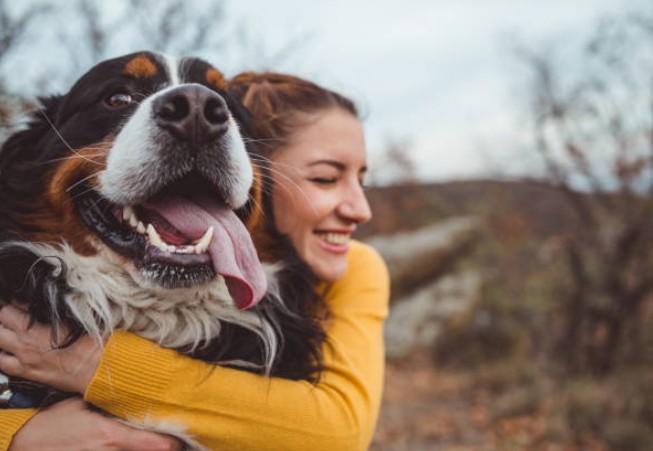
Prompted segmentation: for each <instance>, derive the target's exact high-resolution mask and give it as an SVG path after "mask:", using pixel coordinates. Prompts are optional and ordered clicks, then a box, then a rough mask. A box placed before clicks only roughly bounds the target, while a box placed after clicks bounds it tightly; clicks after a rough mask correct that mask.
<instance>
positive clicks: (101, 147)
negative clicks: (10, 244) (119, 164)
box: [28, 141, 111, 256]
mask: <svg viewBox="0 0 653 451" xmlns="http://www.w3.org/2000/svg"><path fill="white" fill-rule="evenodd" d="M110 146H111V142H109V141H103V142H102V144H97V145H92V146H89V147H86V148H82V149H80V150H77V151H75V153H74V155H72V156H70V157H69V158H67V159H65V160H63V161H62V162H61V163H59V164H58V165H57V167H55V168H54V169H53V170H52V171H51V172H50V173H49V174H48V176H47V177H46V192H45V193H44V196H43V199H42V200H41V205H38V206H35V207H36V209H35V210H34V211H33V212H31V213H30V214H29V219H28V220H29V223H30V224H34V225H35V226H36V227H37V229H38V230H39V232H37V233H36V234H34V236H31V237H30V239H32V240H34V241H38V242H46V243H53V242H56V243H58V242H60V241H61V240H62V239H63V240H65V241H66V242H68V243H69V244H70V246H71V247H72V248H73V249H75V251H76V252H77V253H79V254H80V255H85V256H89V255H94V254H95V253H96V252H97V251H96V250H95V248H94V247H93V246H92V245H91V242H90V240H89V235H90V234H91V232H90V231H89V230H88V228H87V227H86V225H85V224H84V223H83V222H82V220H81V219H80V218H79V216H78V214H77V212H76V208H75V204H74V202H73V200H72V193H71V192H70V191H69V188H70V187H72V186H74V185H75V183H78V182H79V181H80V180H84V183H88V184H90V185H92V186H94V185H97V177H96V176H97V174H99V173H100V172H101V171H102V170H103V169H104V168H105V167H106V157H107V155H106V152H107V151H108V149H109V148H110ZM48 179H49V180H48Z"/></svg>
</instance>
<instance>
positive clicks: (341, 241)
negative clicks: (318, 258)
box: [315, 231, 351, 254]
mask: <svg viewBox="0 0 653 451" xmlns="http://www.w3.org/2000/svg"><path fill="white" fill-rule="evenodd" d="M315 235H316V236H317V237H318V239H319V240H318V242H319V244H320V246H321V247H322V248H323V249H325V250H326V251H328V252H331V253H334V254H343V253H345V252H347V250H348V249H349V239H350V238H351V233H350V232H336V231H316V232H315Z"/></svg>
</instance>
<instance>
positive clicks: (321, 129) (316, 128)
mask: <svg viewBox="0 0 653 451" xmlns="http://www.w3.org/2000/svg"><path fill="white" fill-rule="evenodd" d="M278 157H279V159H283V160H286V161H288V160H294V161H297V162H302V163H304V164H314V163H316V162H320V161H332V162H339V163H340V164H343V165H346V166H349V165H351V164H365V161H366V149H365V137H364V134H363V127H362V125H361V123H360V121H359V120H358V119H357V118H356V117H354V116H353V115H351V114H350V113H348V112H345V111H341V110H336V109H332V110H327V111H326V112H325V113H323V114H320V115H319V116H314V120H312V121H310V122H308V123H306V124H305V125H304V126H303V127H302V128H300V129H299V130H297V131H295V133H294V134H293V135H292V137H291V139H290V141H289V143H288V145H287V146H285V147H283V148H281V149H279V155H278Z"/></svg>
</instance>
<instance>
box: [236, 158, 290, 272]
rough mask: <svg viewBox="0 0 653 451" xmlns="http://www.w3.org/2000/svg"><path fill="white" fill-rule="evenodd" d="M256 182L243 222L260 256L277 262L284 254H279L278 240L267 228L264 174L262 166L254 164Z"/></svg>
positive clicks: (251, 191) (251, 190) (267, 260)
mask: <svg viewBox="0 0 653 451" xmlns="http://www.w3.org/2000/svg"><path fill="white" fill-rule="evenodd" d="M253 171H254V183H253V184H252V188H251V189H250V191H249V197H250V199H249V205H250V211H249V214H248V216H247V217H246V218H244V220H243V222H244V223H245V227H246V228H247V230H248V231H249V233H250V235H251V236H252V241H253V242H254V247H255V248H256V252H257V253H258V257H259V259H260V260H261V261H263V262H277V261H279V260H280V259H281V258H282V256H281V255H280V254H279V250H278V248H279V246H278V244H279V243H278V242H276V240H275V239H274V238H272V237H271V236H270V234H269V233H268V231H267V229H266V224H265V215H266V212H265V211H264V209H263V208H264V205H263V175H262V171H261V168H259V167H257V166H254V167H253Z"/></svg>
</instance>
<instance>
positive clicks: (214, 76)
mask: <svg viewBox="0 0 653 451" xmlns="http://www.w3.org/2000/svg"><path fill="white" fill-rule="evenodd" d="M205 78H206V82H207V83H208V84H209V86H213V87H214V88H215V89H218V90H220V91H226V90H227V80H225V78H224V75H222V72H220V71H219V70H217V69H214V68H212V67H210V68H208V69H207V70H206V75H205Z"/></svg>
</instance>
